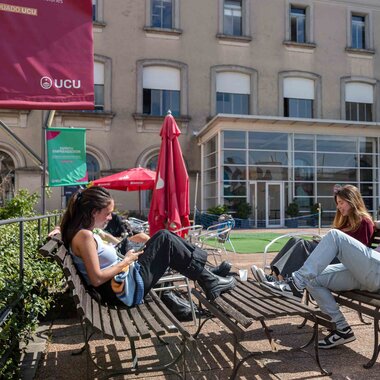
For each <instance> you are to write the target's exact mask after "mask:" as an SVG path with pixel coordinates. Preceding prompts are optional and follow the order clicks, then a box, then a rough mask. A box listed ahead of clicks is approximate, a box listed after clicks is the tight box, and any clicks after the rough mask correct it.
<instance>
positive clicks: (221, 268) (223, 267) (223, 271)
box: [210, 261, 232, 277]
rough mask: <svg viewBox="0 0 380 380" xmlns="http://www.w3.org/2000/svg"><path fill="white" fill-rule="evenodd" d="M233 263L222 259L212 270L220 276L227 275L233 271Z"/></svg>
mask: <svg viewBox="0 0 380 380" xmlns="http://www.w3.org/2000/svg"><path fill="white" fill-rule="evenodd" d="M231 268H232V265H231V264H230V263H229V262H228V261H222V262H221V263H220V265H218V266H217V267H214V268H210V272H212V273H214V274H216V275H217V276H220V277H226V276H228V275H229V273H230V271H231Z"/></svg>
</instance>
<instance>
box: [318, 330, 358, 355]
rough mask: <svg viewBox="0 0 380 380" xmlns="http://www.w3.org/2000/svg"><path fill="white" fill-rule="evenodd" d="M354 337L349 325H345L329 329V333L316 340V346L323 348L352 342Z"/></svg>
mask: <svg viewBox="0 0 380 380" xmlns="http://www.w3.org/2000/svg"><path fill="white" fill-rule="evenodd" d="M355 339H356V338H355V335H354V332H353V331H352V329H351V327H350V326H347V327H345V328H344V329H342V330H334V331H331V333H330V334H329V335H327V336H326V337H325V338H324V339H322V340H320V341H319V342H318V348H321V349H324V350H325V349H329V348H333V347H336V346H340V345H341V344H346V343H349V342H353V341H354V340H355Z"/></svg>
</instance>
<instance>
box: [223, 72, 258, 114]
mask: <svg viewBox="0 0 380 380" xmlns="http://www.w3.org/2000/svg"><path fill="white" fill-rule="evenodd" d="M250 94H251V79H250V76H249V75H248V74H243V73H236V72H220V73H217V74H216V112H217V113H228V114H239V115H248V114H249V113H250V109H249V104H250Z"/></svg>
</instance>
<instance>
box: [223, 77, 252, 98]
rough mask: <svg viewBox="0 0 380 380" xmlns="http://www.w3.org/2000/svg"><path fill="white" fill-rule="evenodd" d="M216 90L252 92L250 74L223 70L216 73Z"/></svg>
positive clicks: (238, 92) (230, 92) (239, 92)
mask: <svg viewBox="0 0 380 380" xmlns="http://www.w3.org/2000/svg"><path fill="white" fill-rule="evenodd" d="M216 92H226V93H229V94H250V93H251V81H250V76H249V75H247V74H242V73H234V72H223V73H217V75H216Z"/></svg>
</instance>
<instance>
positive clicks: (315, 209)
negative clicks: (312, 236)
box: [308, 203, 322, 227]
mask: <svg viewBox="0 0 380 380" xmlns="http://www.w3.org/2000/svg"><path fill="white" fill-rule="evenodd" d="M320 207H321V204H320V203H314V204H313V205H312V206H310V214H311V215H310V219H309V220H308V224H309V225H310V226H312V227H316V226H317V224H318V213H319V209H320ZM321 213H322V207H321Z"/></svg>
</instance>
